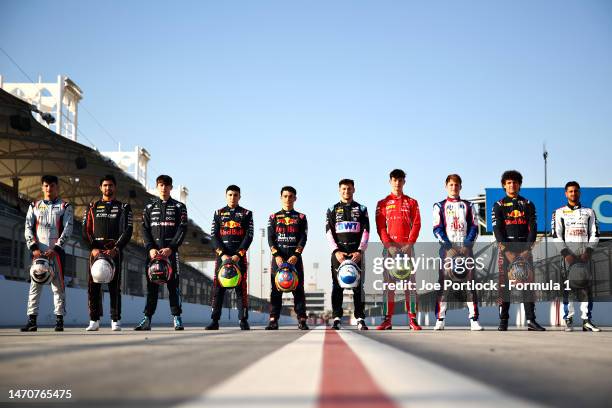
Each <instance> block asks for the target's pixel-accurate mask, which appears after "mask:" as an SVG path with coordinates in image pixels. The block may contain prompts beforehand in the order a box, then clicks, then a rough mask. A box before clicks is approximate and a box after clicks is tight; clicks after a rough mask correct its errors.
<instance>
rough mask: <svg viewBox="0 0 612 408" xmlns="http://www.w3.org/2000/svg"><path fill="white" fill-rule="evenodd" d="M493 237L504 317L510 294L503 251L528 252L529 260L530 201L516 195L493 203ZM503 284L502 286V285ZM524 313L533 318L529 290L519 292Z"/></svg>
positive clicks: (531, 236)
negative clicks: (496, 245)
mask: <svg viewBox="0 0 612 408" xmlns="http://www.w3.org/2000/svg"><path fill="white" fill-rule="evenodd" d="M491 220H492V223H493V232H494V234H495V240H496V241H497V243H498V244H499V251H498V253H499V256H498V269H499V287H498V300H497V302H498V304H499V305H500V308H499V318H500V319H504V320H507V319H508V318H509V314H508V311H509V310H510V293H509V291H508V268H509V267H510V262H509V261H508V258H507V257H506V253H507V252H508V251H509V252H512V253H513V254H515V255H518V254H519V253H521V252H524V251H529V256H528V257H527V259H526V260H527V261H529V262H532V261H533V260H532V256H531V248H532V246H533V244H534V242H535V240H536V235H537V224H536V208H535V206H534V205H533V203H532V202H531V201H529V200H527V199H526V198H524V197H522V196H520V195H519V196H517V197H516V198H511V197H508V196H506V197H504V198H503V199H501V200H499V201H497V202H496V203H495V205H493V209H492V217H491ZM502 285H504V286H502ZM522 295H523V304H524V305H525V316H526V318H527V320H535V303H534V302H533V292H531V291H527V290H524V291H522Z"/></svg>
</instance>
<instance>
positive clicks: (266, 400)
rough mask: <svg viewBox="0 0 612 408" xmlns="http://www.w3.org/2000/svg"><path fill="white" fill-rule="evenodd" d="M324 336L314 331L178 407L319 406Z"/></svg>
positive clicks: (321, 331)
mask: <svg viewBox="0 0 612 408" xmlns="http://www.w3.org/2000/svg"><path fill="white" fill-rule="evenodd" d="M266 335H274V333H266ZM324 336H325V330H317V329H315V330H311V331H309V332H308V333H306V334H304V335H303V336H302V337H300V338H298V339H297V340H294V341H292V342H290V343H288V344H286V345H285V346H283V347H282V348H280V349H278V350H276V351H275V352H273V353H272V354H269V355H267V356H265V357H263V358H262V359H260V360H258V361H256V362H255V363H253V364H251V365H250V366H248V367H246V368H245V369H244V370H242V371H240V372H239V373H237V374H235V375H234V376H232V377H230V378H228V379H227V380H225V381H223V382H222V383H220V384H218V385H216V386H215V387H213V388H211V389H210V390H209V391H207V392H205V393H204V394H202V395H201V396H200V397H199V398H198V399H196V400H193V401H189V402H187V403H185V404H181V405H178V406H179V407H181V408H195V407H224V408H230V407H235V408H243V407H265V408H270V407H283V408H286V407H297V408H307V407H308V408H314V407H316V406H317V404H318V396H319V389H320V385H321V363H322V361H323V340H324ZM204 369H205V368H204Z"/></svg>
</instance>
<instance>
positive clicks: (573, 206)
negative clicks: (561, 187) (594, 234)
mask: <svg viewBox="0 0 612 408" xmlns="http://www.w3.org/2000/svg"><path fill="white" fill-rule="evenodd" d="M567 206H568V208H569V209H570V210H577V209H579V208H582V204H580V202H579V203H578V204H576V205H571V204H570V203H569V202H568V203H567Z"/></svg>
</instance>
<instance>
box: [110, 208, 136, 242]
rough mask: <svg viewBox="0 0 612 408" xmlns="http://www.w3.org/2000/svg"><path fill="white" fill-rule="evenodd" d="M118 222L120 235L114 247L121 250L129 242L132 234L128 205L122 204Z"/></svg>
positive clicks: (130, 212) (130, 214)
mask: <svg viewBox="0 0 612 408" xmlns="http://www.w3.org/2000/svg"><path fill="white" fill-rule="evenodd" d="M119 222H120V224H121V235H119V239H117V242H116V243H115V246H116V247H117V248H119V249H123V248H125V246H126V245H127V244H128V243H129V242H130V239H132V232H133V230H134V227H133V225H132V207H130V205H129V204H123V208H121V218H120V220H119Z"/></svg>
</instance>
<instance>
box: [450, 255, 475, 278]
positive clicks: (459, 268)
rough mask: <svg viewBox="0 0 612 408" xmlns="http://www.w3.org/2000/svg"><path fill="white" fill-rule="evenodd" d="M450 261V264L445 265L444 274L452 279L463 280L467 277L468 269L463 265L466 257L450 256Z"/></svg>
mask: <svg viewBox="0 0 612 408" xmlns="http://www.w3.org/2000/svg"><path fill="white" fill-rule="evenodd" d="M451 260H452V262H451V263H450V265H446V266H447V267H446V268H444V269H445V270H446V275H447V276H448V277H450V278H451V279H452V280H454V281H464V280H465V279H466V278H467V277H468V272H469V269H468V268H467V267H466V266H465V263H466V262H465V261H466V258H465V257H463V256H456V257H454V258H451Z"/></svg>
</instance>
